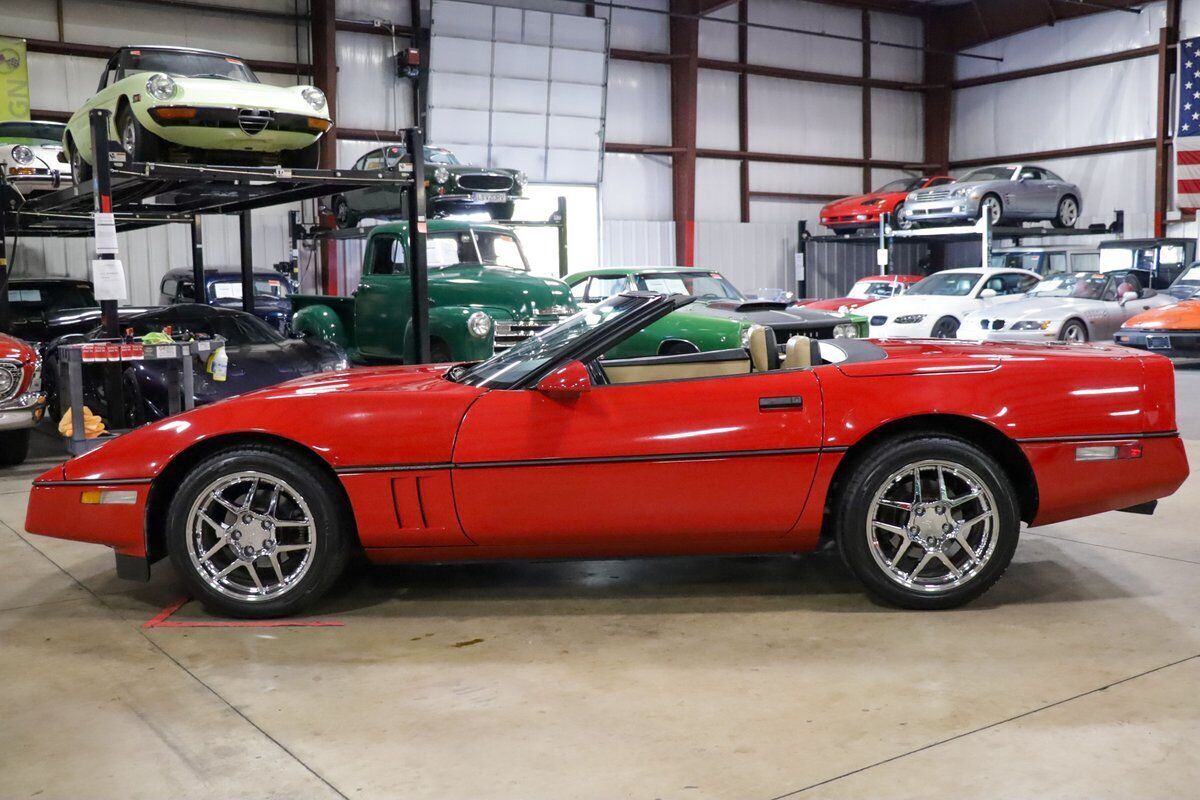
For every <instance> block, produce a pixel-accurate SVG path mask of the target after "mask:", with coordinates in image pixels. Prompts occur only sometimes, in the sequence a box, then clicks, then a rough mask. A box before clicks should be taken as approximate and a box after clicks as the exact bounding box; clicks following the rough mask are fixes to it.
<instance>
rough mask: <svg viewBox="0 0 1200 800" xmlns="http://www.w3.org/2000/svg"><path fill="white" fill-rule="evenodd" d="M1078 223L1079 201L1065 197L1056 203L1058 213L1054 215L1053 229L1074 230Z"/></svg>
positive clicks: (1069, 196) (1068, 196)
mask: <svg viewBox="0 0 1200 800" xmlns="http://www.w3.org/2000/svg"><path fill="white" fill-rule="evenodd" d="M1078 221H1079V201H1078V200H1076V199H1075V198H1074V197H1072V196H1071V195H1067V196H1065V197H1063V198H1062V199H1061V200H1059V201H1058V211H1057V213H1055V215H1054V227H1056V228H1074V227H1075V223H1076V222H1078Z"/></svg>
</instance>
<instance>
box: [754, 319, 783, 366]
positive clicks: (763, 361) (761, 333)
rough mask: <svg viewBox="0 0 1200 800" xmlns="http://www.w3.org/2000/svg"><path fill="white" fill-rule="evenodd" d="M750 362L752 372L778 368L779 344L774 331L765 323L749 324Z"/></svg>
mask: <svg viewBox="0 0 1200 800" xmlns="http://www.w3.org/2000/svg"><path fill="white" fill-rule="evenodd" d="M750 364H751V369H752V370H753V371H754V372H767V371H769V370H773V369H779V345H778V344H776V343H775V331H773V330H771V329H770V328H768V327H767V326H765V325H751V326H750Z"/></svg>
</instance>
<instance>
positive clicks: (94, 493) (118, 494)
mask: <svg viewBox="0 0 1200 800" xmlns="http://www.w3.org/2000/svg"><path fill="white" fill-rule="evenodd" d="M79 502H81V503H83V504H84V505H85V506H100V505H105V506H107V505H133V504H134V503H136V502H137V492H135V491H131V490H128V489H120V490H114V491H104V490H101V489H89V490H88V491H86V492H83V493H82V494H80V495H79Z"/></svg>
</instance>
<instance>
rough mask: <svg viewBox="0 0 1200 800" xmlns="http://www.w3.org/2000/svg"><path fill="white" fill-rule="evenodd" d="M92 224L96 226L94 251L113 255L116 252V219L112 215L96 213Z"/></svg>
mask: <svg viewBox="0 0 1200 800" xmlns="http://www.w3.org/2000/svg"><path fill="white" fill-rule="evenodd" d="M94 224H95V226H96V252H97V253H105V254H108V253H111V254H113V255H115V254H116V252H117V221H116V220H115V219H114V218H113V215H112V214H105V213H97V214H96V215H95V218H94Z"/></svg>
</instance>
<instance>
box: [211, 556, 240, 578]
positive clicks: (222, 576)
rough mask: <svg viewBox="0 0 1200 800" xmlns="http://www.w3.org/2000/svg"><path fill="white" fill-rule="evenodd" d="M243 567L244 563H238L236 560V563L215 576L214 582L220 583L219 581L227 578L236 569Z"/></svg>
mask: <svg viewBox="0 0 1200 800" xmlns="http://www.w3.org/2000/svg"><path fill="white" fill-rule="evenodd" d="M241 565H242V562H241V561H237V560H236V559H235V560H234V562H233V563H232V564H230V565H229V566H228V567H226V568H225V569H223V570H221V571H220V572H218V573H217V574H216V575H213V580H214V581H219V580H221V579H222V578H224V577H225V576H226V575H228V574H229V573H231V572H233V571H234V570H235V569H237V568H238V567H240V566H241Z"/></svg>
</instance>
